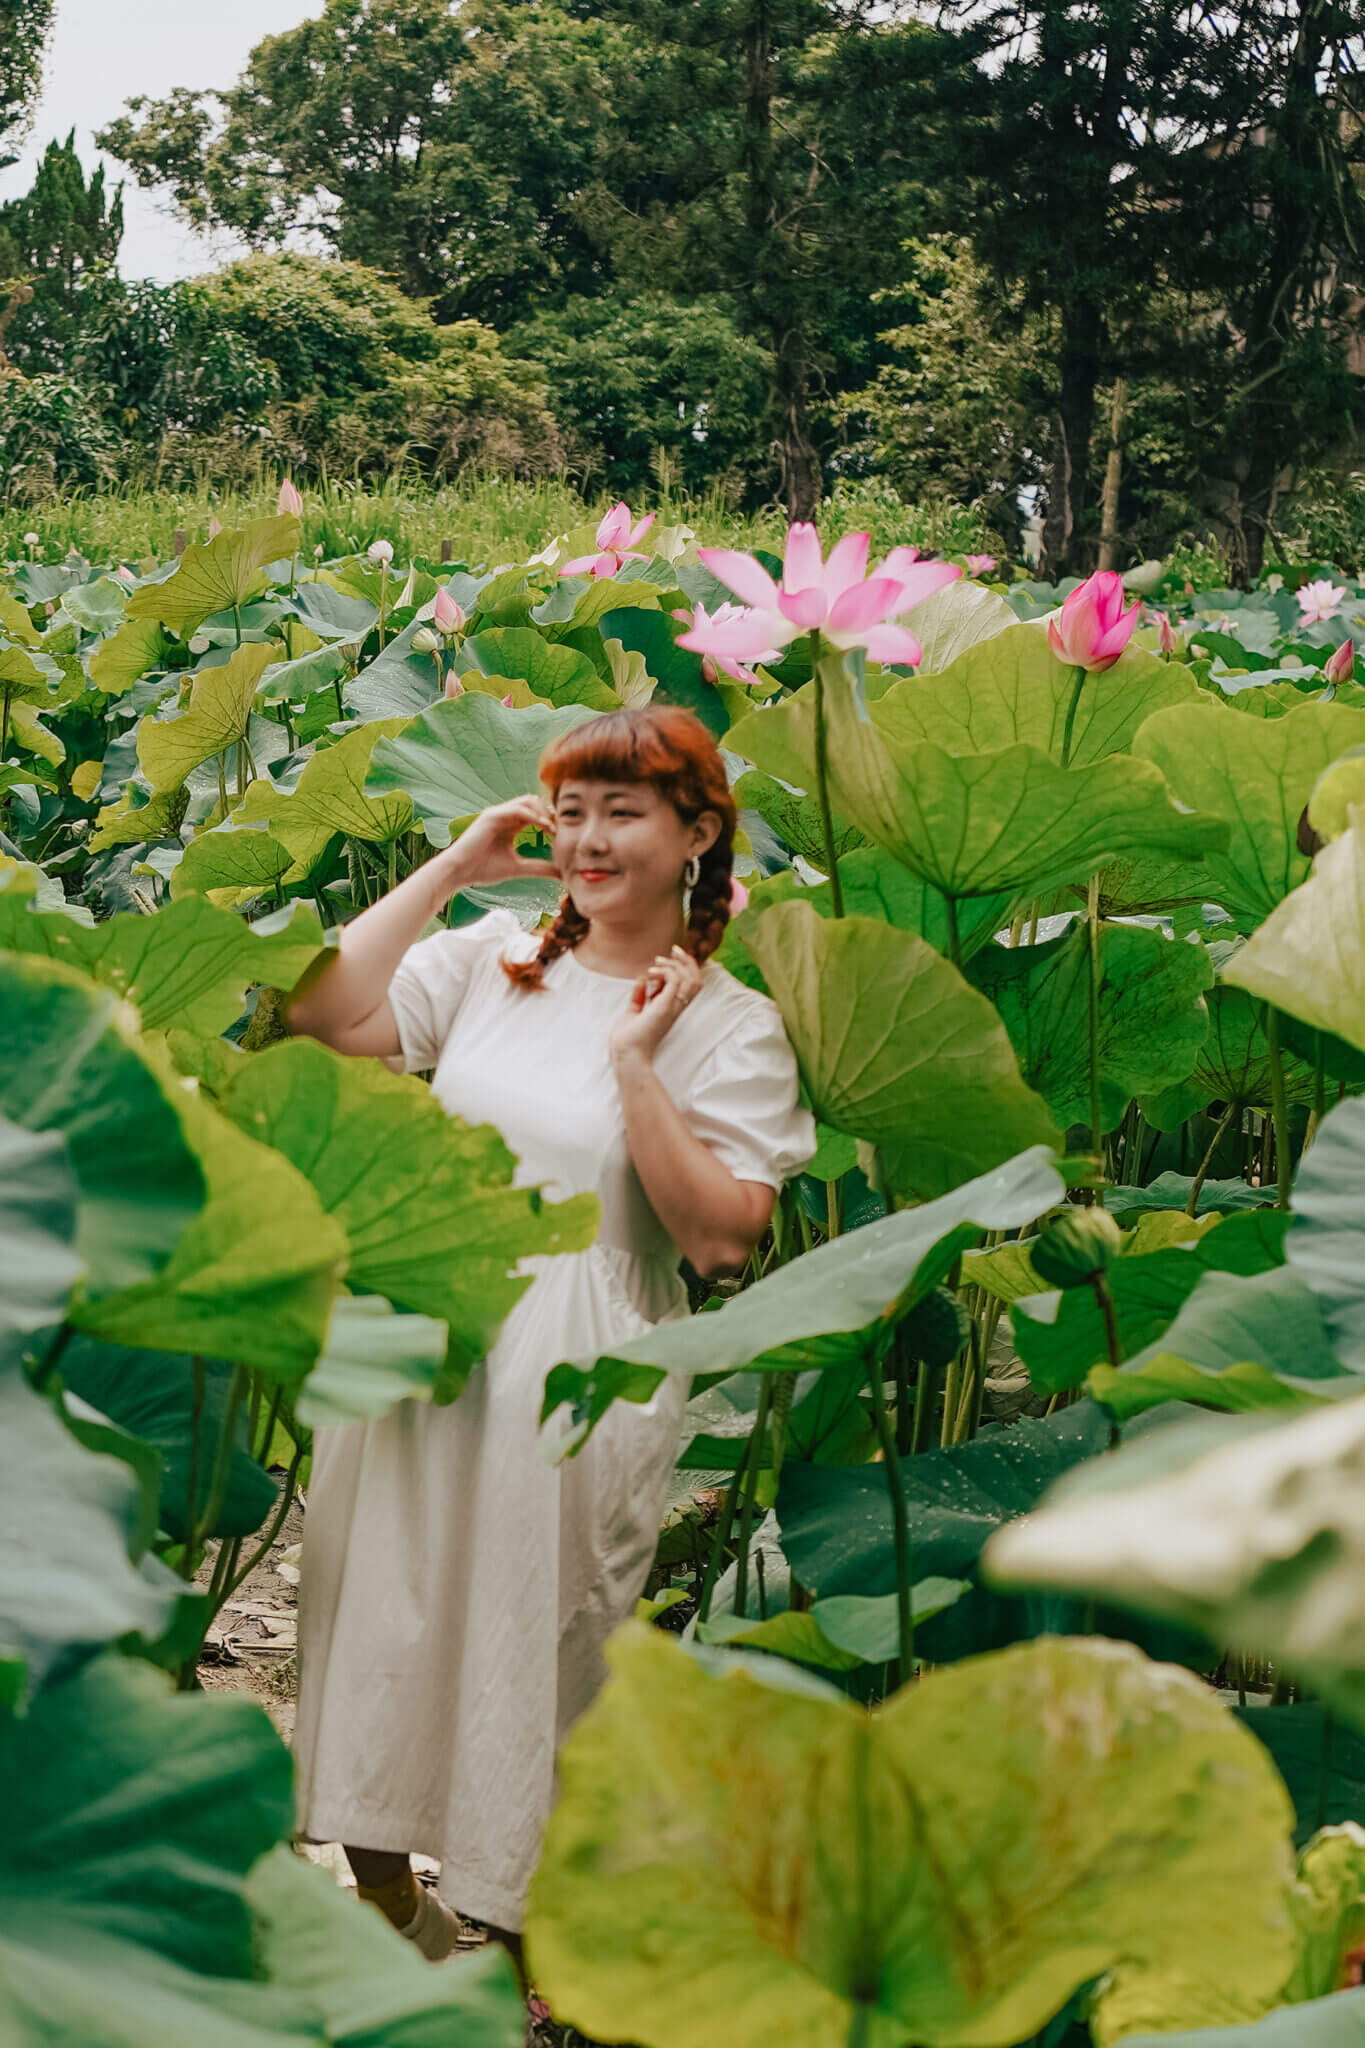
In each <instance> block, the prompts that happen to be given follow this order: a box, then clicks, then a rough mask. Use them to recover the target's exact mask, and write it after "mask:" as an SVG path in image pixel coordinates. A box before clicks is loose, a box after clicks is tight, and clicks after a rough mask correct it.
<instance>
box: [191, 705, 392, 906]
mask: <svg viewBox="0 0 1365 2048" xmlns="http://www.w3.org/2000/svg"><path fill="white" fill-rule="evenodd" d="M406 725H407V720H406V719H403V718H378V719H374V720H372V721H371V722H370V723H368V724H366V725H359V726H356V727H355V729H354V730H353V731H351V732H348V733H347V734H346V735H345V737H344V738H343V739H339V740H338V741H337V743H336V745H335V746H333V747H324V748H323V749H322V750H321V752H319V753H315V754H312V755H310V756H309V758H308V760H307V762H306V763H305V764H304V769H303V773H302V774H301V775H300V777H299V779H298V781H297V782H296V783H295V785H294V787H293V788H292V789H290V790H284V789H280V788H278V787H277V786H276V785H275V784H274V783H272V782H269V781H267V780H266V779H265V778H264V777H263V778H262V779H261V780H260V781H258V782H253V783H252V785H251V787H250V789H248V791H247V793H246V796H245V799H244V800H243V801H242V802H241V803H240V804H239V805H238V806H237V808H236V809H235V810H234V811H233V813H232V820H231V822H232V823H233V824H234V825H238V826H241V825H266V826H268V827H269V831H270V836H271V838H272V839H277V840H278V841H279V843H280V845H281V846H284V847H286V848H287V849H288V850H289V852H290V853H291V854H292V856H293V861H294V865H293V867H292V868H291V869H290V870H289V874H288V879H289V880H291V881H298V880H300V879H302V878H303V877H304V876H306V875H307V874H309V873H311V871H312V869H313V868H315V867H316V866H317V864H318V862H319V861H320V860H321V858H322V856H323V854H324V853H325V852H326V850H327V848H328V846H329V845H330V844H331V842H332V840H333V839H335V838H336V836H337V834H338V833H344V834H345V835H346V837H347V838H348V839H363V840H366V841H367V842H369V843H371V844H380V845H386V844H387V843H388V842H389V841H391V840H394V839H396V838H397V837H398V835H399V833H400V832H406V831H407V829H408V827H409V826H410V825H411V823H412V804H411V802H410V801H409V799H408V798H407V796H406V795H405V794H404V793H403V792H402V791H399V790H390V791H385V792H381V793H379V794H377V795H376V794H375V793H373V792H372V790H371V786H370V784H369V782H367V780H366V777H367V776H368V774H369V772H370V764H371V759H372V757H373V755H374V753H375V751H376V748H377V746H378V745H380V744H383V743H385V742H387V741H389V740H390V739H391V738H392V736H393V735H394V734H396V733H401V732H402V731H403V730H404V728H405V726H406Z"/></svg>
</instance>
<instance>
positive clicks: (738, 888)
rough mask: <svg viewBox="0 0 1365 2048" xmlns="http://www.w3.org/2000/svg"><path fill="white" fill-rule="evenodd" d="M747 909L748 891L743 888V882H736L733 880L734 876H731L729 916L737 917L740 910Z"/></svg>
mask: <svg viewBox="0 0 1365 2048" xmlns="http://www.w3.org/2000/svg"><path fill="white" fill-rule="evenodd" d="M748 908H749V892H748V890H747V889H746V888H745V886H744V884H743V882H737V881H736V880H735V878H734V876H733V875H731V877H730V915H731V917H738V916H739V913H740V911H741V910H747V909H748Z"/></svg>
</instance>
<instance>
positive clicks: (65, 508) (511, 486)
mask: <svg viewBox="0 0 1365 2048" xmlns="http://www.w3.org/2000/svg"><path fill="white" fill-rule="evenodd" d="M278 488H279V480H278V478H277V477H275V476H265V475H263V476H262V478H261V481H260V483H259V484H258V485H256V486H253V487H252V488H249V489H232V490H222V491H219V490H216V489H215V488H214V487H213V486H212V485H211V484H209V483H207V482H205V483H201V484H199V485H198V486H196V487H195V488H193V489H185V490H150V489H147V488H146V487H144V486H137V485H129V486H124V487H121V488H118V489H111V490H106V491H101V492H98V493H90V494H81V493H74V494H73V495H71V496H70V497H67V498H62V499H58V500H55V501H54V502H53V503H51V504H49V505H44V506H31V505H30V506H26V507H25V506H0V559H5V560H9V561H14V560H17V559H20V558H23V557H27V556H29V555H32V556H34V557H36V558H37V559H38V560H39V561H46V562H52V561H59V560H60V559H61V557H62V556H63V555H65V554H66V553H67V552H68V551H69V550H70V549H72V548H74V549H75V550H76V552H77V553H78V554H81V555H84V556H85V557H86V558H87V559H88V560H89V561H92V562H108V561H127V562H130V563H136V562H138V561H140V560H142V559H144V558H146V557H148V556H152V557H155V558H156V559H158V560H161V559H164V558H165V557H167V556H168V555H170V553H171V552H172V550H173V547H174V545H175V536H176V534H177V533H178V532H179V533H184V534H185V536H186V537H187V539H189V540H191V541H196V540H203V539H205V538H206V536H207V533H208V524H209V520H210V519H213V518H216V519H218V520H219V522H220V523H221V524H222V525H223V526H226V527H231V526H241V525H244V524H245V522H246V521H247V520H249V519H253V518H257V517H259V516H260V515H261V514H262V513H266V512H273V511H274V509H275V498H276V493H277V491H278ZM303 500H304V522H303V527H304V549H305V551H311V550H312V549H313V548H315V547H319V546H320V547H321V549H322V552H323V555H324V556H325V557H328V558H331V557H335V556H337V555H345V554H351V553H355V552H357V551H359V550H362V549H364V548H367V547H368V546H369V544H370V542H371V541H374V540H387V541H391V542H392V544H393V548H394V552H395V555H396V556H398V558H399V559H400V560H406V559H409V558H411V557H412V556H414V555H419V556H424V557H427V558H429V559H432V560H435V559H438V558H439V556H440V552H441V544H442V542H443V541H449V542H450V545H451V554H452V559H453V560H455V561H457V562H467V563H469V564H470V565H471V566H475V567H477V566H489V567H491V566H493V565H495V564H497V563H500V562H518V561H525V560H526V559H527V558H528V556H530V555H533V554H537V553H538V552H539V551H540V549H541V548H543V547H544V546H545V545H546V543H547V542H548V541H549V540H551V539H553V537H554V536H555V535H556V534H559V533H563V532H565V531H566V530H567V529H568V528H569V527H572V526H579V525H582V524H583V522H584V521H585V520H593V519H597V518H599V517H600V516H601V514H602V513H603V512H604V511H605V510H606V508H607V505H608V503H609V502H610V500H609V499H608V498H606V497H600V496H599V497H596V498H592V499H589V500H584V499H583V498H581V497H580V496H579V495H578V493H577V492H576V491H575V490H573V489H572V488H571V487H570V486H569V485H567V484H565V483H562V482H559V481H556V480H553V479H542V480H540V481H538V482H535V483H517V482H515V481H512V480H509V479H506V478H499V477H484V478H473V477H471V478H467V479H461V480H460V481H459V482H456V483H449V484H440V485H436V484H429V483H425V482H423V481H422V480H421V479H418V478H411V477H403V476H393V477H387V478H385V479H384V480H383V481H382V482H377V483H373V484H363V483H351V482H346V481H341V482H337V481H333V480H328V481H327V482H325V483H322V484H316V485H309V486H308V487H306V488H305V489H304V491H303ZM633 509H634V510H635V511H636V512H637V513H638V512H645V511H652V512H656V513H657V514H658V519H659V524H660V525H661V526H673V525H679V524H681V525H686V526H690V527H692V528H693V529H694V530H695V532H696V533H697V535H698V537H699V538H700V539H702V540H704V541H705V542H706V543H708V544H709V545H710V546H713V547H740V548H754V547H766V548H770V549H772V550H774V551H775V552H779V553H780V552H781V548H782V542H783V537H784V535H785V532H786V519H785V517H784V515H783V514H782V513H781V512H780V511H779V510H778V509H776V508H775V507H774V508H770V509H768V510H765V511H763V512H759V513H753V514H746V513H741V512H736V511H735V510H734V509H733V507H731V506H730V505H728V504H727V503H726V501H725V499H724V498H723V497H722V496H721V495H720V494H719V493H714V494H711V495H708V496H707V497H704V498H692V497H688V496H686V495H683V494H669V493H663V492H659V491H652V492H649V493H642V494H641V495H640V497H639V499H638V501H637V502H636V504H635V506H634V508H633ZM862 526H868V527H870V528H871V529H872V532H873V544H874V548H875V549H876V550H877V551H878V552H882V551H884V549H885V548H888V547H891V546H894V545H896V544H897V543H900V542H910V543H913V544H915V545H917V546H919V547H921V548H923V549H925V550H926V551H938V552H944V553H953V552H960V551H962V550H965V549H970V548H974V547H980V546H982V545H983V543H984V544H986V545H989V536H986V535H985V533H984V529H983V528H982V526H981V522H980V521H979V520H978V519H977V518H976V517H975V515H974V514H973V513H972V512H970V511H969V510H967V509H965V508H963V507H962V506H926V507H915V506H911V505H902V504H900V502H899V501H898V500H896V499H895V498H894V494H890V493H888V492H887V489H886V487H885V486H884V485H880V486H878V487H876V489H875V490H869V489H866V488H859V487H856V486H855V487H850V486H841V487H839V488H838V489H837V490H836V493H835V495H834V497H833V499H829V500H826V503H825V506H824V508H823V509H822V512H821V517H820V528H821V533H822V536H823V537H824V539H825V541H826V544H828V543H829V542H830V541H832V540H836V539H837V538H838V537H839V535H840V534H841V533H845V532H849V531H851V530H853V529H854V528H857V527H862ZM29 533H36V534H37V536H38V538H37V541H36V542H35V543H29V542H27V541H26V538H25V536H26V535H28V534H29Z"/></svg>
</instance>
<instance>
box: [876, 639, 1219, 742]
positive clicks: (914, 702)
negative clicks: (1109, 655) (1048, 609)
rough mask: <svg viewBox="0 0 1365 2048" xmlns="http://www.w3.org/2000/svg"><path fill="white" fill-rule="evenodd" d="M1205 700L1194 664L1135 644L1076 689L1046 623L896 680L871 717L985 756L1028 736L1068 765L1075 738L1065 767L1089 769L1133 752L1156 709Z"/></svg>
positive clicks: (905, 734) (911, 738) (900, 735)
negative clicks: (939, 667)
mask: <svg viewBox="0 0 1365 2048" xmlns="http://www.w3.org/2000/svg"><path fill="white" fill-rule="evenodd" d="M1005 609H1008V607H1005ZM916 616H918V614H917V615H916ZM912 623H913V622H912ZM916 630H918V629H917V628H916ZM923 673H924V671H923V664H921V674H923ZM1198 701H1199V686H1198V684H1197V683H1196V682H1195V679H1194V677H1193V675H1192V674H1191V673H1190V671H1189V669H1187V668H1182V667H1181V666H1180V665H1179V663H1177V662H1167V661H1158V660H1157V659H1155V657H1154V656H1152V655H1150V654H1147V653H1145V652H1144V651H1143V649H1142V648H1140V647H1134V646H1129V647H1126V648H1125V649H1124V651H1123V653H1122V654H1121V655H1120V657H1119V659H1118V661H1117V662H1115V664H1114V666H1113V667H1112V668H1108V669H1104V670H1102V671H1099V672H1096V673H1094V674H1085V675H1084V677H1083V680H1082V682H1081V684H1080V690H1079V694H1077V686H1076V670H1075V669H1074V668H1073V667H1072V666H1071V664H1070V663H1069V662H1065V661H1062V660H1061V659H1060V657H1059V656H1057V655H1056V654H1054V653H1053V651H1052V648H1051V646H1050V645H1049V643H1048V637H1047V631H1046V628H1045V627H1044V626H1043V625H1042V624H1041V623H1037V624H1030V625H1015V624H1011V625H1010V626H1009V627H1008V628H1007V629H1006V630H1005V631H1003V632H1000V633H997V634H995V635H994V636H993V637H992V638H991V639H989V640H985V641H982V642H980V643H978V644H977V645H976V646H973V647H969V648H968V649H967V650H966V652H965V653H963V654H960V655H959V656H958V658H957V659H956V660H955V661H954V662H952V663H951V664H950V665H949V666H948V667H947V668H945V669H943V670H942V671H941V672H935V673H934V674H933V675H932V677H931V678H929V679H927V680H923V681H922V680H921V679H920V675H915V676H912V677H909V678H908V679H907V680H906V681H904V682H900V683H897V684H895V686H894V687H893V688H892V689H890V690H888V691H887V692H886V694H885V695H884V696H883V697H881V698H880V699H879V700H878V702H877V704H876V705H875V707H874V708H873V711H872V722H873V724H874V725H875V726H877V728H878V729H879V730H880V731H882V732H884V733H888V734H894V735H895V737H896V739H897V740H898V741H900V742H901V743H903V744H906V745H912V744H913V743H914V742H915V741H917V740H931V741H933V743H934V744H935V745H936V746H940V747H942V748H944V749H945V751H946V752H948V753H950V754H988V753H993V752H995V751H996V750H997V749H998V748H1001V747H1012V746H1017V745H1019V744H1020V743H1021V742H1022V743H1023V744H1025V745H1027V746H1031V747H1037V748H1038V749H1039V750H1040V752H1042V753H1045V754H1050V755H1051V756H1052V758H1053V759H1054V760H1055V761H1057V762H1061V761H1062V760H1063V755H1064V744H1065V742H1066V741H1067V740H1068V739H1069V742H1070V754H1069V757H1068V758H1067V765H1068V766H1070V767H1072V768H1084V767H1088V766H1089V765H1090V764H1091V763H1092V762H1095V761H1102V760H1104V759H1105V757H1106V756H1107V755H1110V754H1126V753H1128V752H1129V751H1130V749H1131V747H1132V744H1133V736H1134V734H1135V733H1136V732H1137V729H1138V727H1139V726H1140V725H1141V724H1142V722H1143V720H1144V718H1147V717H1149V716H1150V715H1151V713H1152V712H1154V711H1158V710H1161V709H1163V708H1164V707H1165V706H1166V705H1169V704H1184V703H1197V702H1198ZM1073 705H1074V711H1073V708H1072V707H1073ZM1068 726H1069V732H1068Z"/></svg>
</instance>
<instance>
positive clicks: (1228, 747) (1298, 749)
mask: <svg viewBox="0 0 1365 2048" xmlns="http://www.w3.org/2000/svg"><path fill="white" fill-rule="evenodd" d="M1362 741H1365V711H1357V710H1352V709H1351V708H1349V707H1348V706H1346V705H1343V704H1313V703H1310V704H1303V705H1300V706H1299V707H1298V708H1297V709H1296V710H1293V711H1290V712H1289V713H1287V715H1286V716H1285V717H1283V718H1276V719H1272V720H1270V721H1269V723H1267V724H1265V725H1262V724H1259V723H1257V724H1255V725H1253V724H1251V723H1249V722H1248V721H1245V720H1243V719H1233V718H1228V717H1225V716H1224V714H1223V712H1222V710H1221V709H1220V708H1219V707H1218V706H1217V705H1216V704H1180V705H1176V706H1174V707H1173V708H1172V709H1170V710H1166V711H1158V712H1156V713H1155V714H1154V715H1153V717H1152V718H1150V719H1149V720H1148V721H1147V723H1146V724H1145V725H1144V726H1143V728H1142V730H1141V732H1140V733H1139V734H1138V736H1137V738H1136V740H1135V741H1134V742H1133V751H1134V753H1135V754H1138V755H1140V756H1141V757H1142V758H1143V759H1145V760H1148V761H1152V762H1155V764H1156V766H1157V767H1158V768H1160V769H1161V770H1162V772H1163V773H1164V774H1165V776H1166V779H1167V781H1168V782H1169V783H1170V785H1171V788H1172V789H1173V790H1174V791H1175V793H1176V796H1177V797H1178V798H1179V799H1180V801H1181V802H1182V803H1186V804H1190V805H1192V806H1193V807H1194V808H1195V809H1197V810H1201V811H1210V812H1213V813H1214V814H1215V815H1216V816H1218V817H1220V818H1223V819H1225V820H1226V822H1227V825H1228V830H1229V835H1230V836H1229V839H1228V841H1227V844H1226V847H1225V848H1224V849H1223V850H1222V851H1217V850H1214V851H1211V852H1210V854H1209V857H1208V870H1209V885H1210V889H1211V892H1212V900H1213V901H1214V902H1216V903H1221V904H1222V906H1223V908H1224V909H1225V910H1227V911H1229V912H1231V914H1232V915H1233V916H1234V917H1235V918H1238V919H1241V920H1242V921H1244V922H1245V921H1248V920H1249V921H1251V922H1254V923H1259V922H1260V920H1261V919H1262V918H1264V917H1268V916H1269V914H1270V912H1271V911H1272V910H1274V908H1275V907H1276V905H1277V904H1278V903H1280V902H1281V901H1282V900H1283V898H1284V897H1286V896H1287V895H1288V894H1289V892H1290V890H1291V889H1295V888H1297V887H1298V885H1299V883H1300V882H1302V881H1303V880H1304V878H1305V877H1306V875H1307V873H1308V865H1309V864H1308V860H1307V858H1306V856H1305V855H1303V854H1301V853H1300V852H1299V850H1298V829H1299V817H1300V815H1301V813H1302V811H1303V808H1304V806H1305V804H1306V803H1307V802H1308V799H1309V797H1310V796H1311V794H1312V791H1313V785H1314V783H1315V782H1316V781H1317V779H1318V777H1319V775H1321V773H1322V771H1323V769H1324V768H1325V767H1326V766H1327V764H1328V762H1329V761H1333V760H1335V759H1336V758H1337V756H1338V755H1339V754H1344V753H1346V752H1348V751H1349V749H1350V748H1352V747H1355V746H1359V745H1360V744H1361V743H1362Z"/></svg>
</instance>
